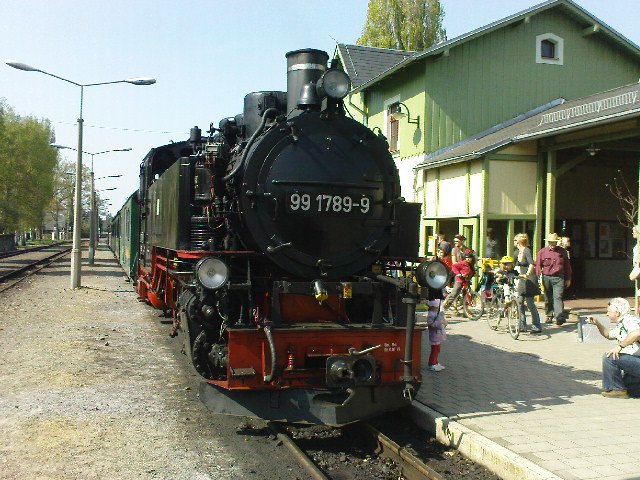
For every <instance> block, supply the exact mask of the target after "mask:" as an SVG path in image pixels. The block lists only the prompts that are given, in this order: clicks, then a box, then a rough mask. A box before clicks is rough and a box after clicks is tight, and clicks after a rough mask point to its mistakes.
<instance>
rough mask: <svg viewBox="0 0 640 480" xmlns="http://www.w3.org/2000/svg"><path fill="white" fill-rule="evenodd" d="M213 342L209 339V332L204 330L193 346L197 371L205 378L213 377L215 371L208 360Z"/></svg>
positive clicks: (194, 363)
mask: <svg viewBox="0 0 640 480" xmlns="http://www.w3.org/2000/svg"><path fill="white" fill-rule="evenodd" d="M211 347H212V345H211V342H209V341H208V340H207V332H205V331H204V330H202V331H201V332H200V333H199V334H198V336H197V337H196V339H195V340H194V341H193V345H192V346H191V357H192V358H191V360H192V362H193V366H194V368H195V369H196V371H197V372H198V373H199V374H200V375H202V376H203V377H204V378H208V379H212V378H213V372H212V371H211V367H210V365H209V361H208V355H209V352H210V351H211Z"/></svg>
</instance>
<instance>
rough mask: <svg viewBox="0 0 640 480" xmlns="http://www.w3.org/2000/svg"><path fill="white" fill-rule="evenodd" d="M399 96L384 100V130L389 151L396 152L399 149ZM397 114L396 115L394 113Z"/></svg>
mask: <svg viewBox="0 0 640 480" xmlns="http://www.w3.org/2000/svg"><path fill="white" fill-rule="evenodd" d="M399 102H400V96H399V95H398V96H396V97H394V98H389V99H387V100H385V102H384V108H385V110H384V114H385V119H386V125H385V127H386V129H387V131H386V132H385V134H386V137H387V141H388V142H389V151H390V152H391V153H397V152H398V151H399V150H400V115H399V113H400V103H399ZM396 114H397V115H396Z"/></svg>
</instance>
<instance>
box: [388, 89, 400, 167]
mask: <svg viewBox="0 0 640 480" xmlns="http://www.w3.org/2000/svg"><path fill="white" fill-rule="evenodd" d="M398 102H400V95H396V96H394V97H391V98H387V99H386V100H385V101H384V134H385V136H386V137H387V138H389V133H390V132H389V106H390V105H393V104H394V103H398ZM397 148H398V149H397V150H396V151H395V152H391V154H392V155H393V157H394V158H395V157H399V156H400V148H401V146H400V125H398V146H397Z"/></svg>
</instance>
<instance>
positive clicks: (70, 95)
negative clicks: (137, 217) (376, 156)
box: [0, 0, 640, 212]
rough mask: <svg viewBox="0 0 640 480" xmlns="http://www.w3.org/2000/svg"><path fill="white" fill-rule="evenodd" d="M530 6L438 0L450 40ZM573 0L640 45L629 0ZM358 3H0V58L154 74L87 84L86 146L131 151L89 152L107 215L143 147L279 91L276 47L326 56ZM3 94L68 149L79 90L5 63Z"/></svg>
mask: <svg viewBox="0 0 640 480" xmlns="http://www.w3.org/2000/svg"><path fill="white" fill-rule="evenodd" d="M537 3H539V2H536V1H527V0H508V1H506V0H501V1H499V0H442V4H443V6H444V9H445V20H444V25H445V28H446V29H447V34H448V37H449V38H453V37H455V36H458V35H460V34H462V33H465V32H468V31H470V30H473V29H475V28H478V27H481V26H483V25H486V24H488V23H491V22H493V21H496V20H498V19H500V18H503V17H506V16H508V15H511V14H513V13H516V12H518V11H521V10H523V9H526V8H529V7H531V6H533V5H535V4H537ZM577 3H578V4H579V5H581V6H582V7H583V8H585V9H587V10H588V11H590V12H591V13H593V14H594V15H595V16H596V17H598V18H600V19H601V20H602V21H604V22H605V23H607V24H608V25H609V26H610V27H612V28H614V29H615V30H617V31H618V32H620V33H621V34H623V35H624V36H626V37H627V38H628V39H630V40H631V41H633V42H635V43H636V44H639V43H640V32H639V31H638V29H637V25H638V20H639V15H638V8H637V1H632V0H610V1H608V2H604V1H602V0H578V1H577ZM366 9H367V1H366V0H341V1H338V0H323V1H321V2H318V1H311V0H298V1H294V0H288V1H285V0H270V1H259V0H235V1H228V0H209V1H204V0H183V1H177V0H175V1H168V0H135V1H131V0H111V1H109V2H98V1H96V0H56V1H51V0H3V1H2V2H0V25H1V26H2V35H0V59H2V60H6V59H13V60H16V61H20V62H23V63H27V64H29V65H31V66H34V67H37V68H39V69H42V70H45V71H48V72H50V73H54V74H56V75H59V76H61V77H65V78H68V79H71V80H74V81H76V82H78V83H94V82H105V81H112V80H122V79H125V78H131V77H139V76H145V77H153V78H156V79H157V84H156V85H152V86H133V85H128V84H116V85H107V86H97V87H90V88H87V89H85V99H84V108H83V118H84V120H85V122H84V124H85V129H84V150H85V151H90V152H99V151H103V150H110V149H114V148H125V147H131V148H132V149H133V150H132V151H131V152H118V153H109V154H105V155H99V156H96V157H95V166H94V168H95V172H96V176H98V177H99V176H104V175H114V174H122V175H123V177H122V178H118V179H104V180H100V181H99V182H98V185H97V187H96V188H107V187H117V190H116V191H113V192H105V195H103V196H105V197H108V198H110V199H111V201H112V203H113V206H112V207H111V211H112V212H115V211H117V210H118V209H119V208H120V205H121V204H122V203H123V202H124V200H125V199H126V198H127V197H128V196H129V195H130V194H131V193H132V192H133V191H134V190H135V189H136V188H137V184H138V177H137V175H138V166H139V163H140V160H141V159H142V158H143V157H144V155H145V154H146V153H147V151H148V150H149V149H150V148H152V147H154V146H156V145H162V144H165V143H168V142H169V141H171V140H174V141H177V140H183V139H186V138H187V136H188V132H189V129H190V128H191V127H192V126H194V125H198V126H200V127H201V128H203V130H205V129H206V127H208V125H209V124H210V123H211V122H213V123H214V124H215V125H217V124H218V121H219V120H220V119H221V118H224V117H226V116H232V115H235V114H237V113H240V111H241V109H242V100H243V97H244V95H245V94H246V93H248V92H251V91H257V90H285V89H286V61H285V57H284V55H285V53H286V52H287V51H289V50H296V49H299V48H306V47H313V48H319V49H323V50H326V51H328V52H329V54H330V55H331V54H332V53H333V50H334V46H335V42H336V41H338V42H340V43H355V41H356V39H357V38H358V37H359V36H360V34H361V31H362V25H363V23H364V19H365V17H366ZM0 98H4V100H5V102H6V103H7V104H9V105H10V106H12V107H13V108H14V109H15V110H16V111H17V113H19V114H23V115H33V116H36V117H39V118H49V119H50V120H51V122H52V124H53V126H54V128H55V131H56V141H57V142H58V143H60V144H63V145H68V146H72V147H75V146H76V145H77V123H76V121H77V118H78V112H79V99H80V91H79V88H77V87H74V86H73V85H70V84H67V83H64V82H61V81H59V80H56V79H53V78H50V77H47V76H45V75H42V74H40V73H34V72H22V71H18V70H15V69H12V68H10V67H8V66H6V65H4V64H2V65H0ZM63 156H64V157H66V158H68V159H70V160H74V159H75V156H74V152H71V151H65V152H63ZM89 160H90V157H88V156H85V165H87V163H88V162H89Z"/></svg>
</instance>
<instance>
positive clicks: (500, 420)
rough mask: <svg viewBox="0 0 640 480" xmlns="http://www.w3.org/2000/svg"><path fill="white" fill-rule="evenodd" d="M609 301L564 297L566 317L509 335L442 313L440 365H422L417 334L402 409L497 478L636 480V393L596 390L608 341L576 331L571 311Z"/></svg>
mask: <svg viewBox="0 0 640 480" xmlns="http://www.w3.org/2000/svg"><path fill="white" fill-rule="evenodd" d="M608 300H609V299H608V298H601V299H584V300H571V301H568V302H565V308H569V309H571V311H572V312H574V314H573V315H571V316H570V319H569V321H568V322H567V323H565V324H564V325H562V326H557V325H555V323H554V324H544V323H543V333H542V334H541V335H528V334H521V335H520V337H519V339H518V340H514V339H513V338H511V336H510V335H509V333H508V332H507V330H506V328H504V329H499V330H498V331H494V330H491V329H490V327H489V326H488V324H487V322H486V321H485V320H484V317H483V318H481V319H480V320H477V321H471V320H467V319H466V318H458V317H452V318H449V324H448V326H447V339H446V340H445V342H444V343H443V344H442V350H441V352H440V357H439V361H440V363H441V364H442V365H444V366H445V370H442V371H440V372H432V371H429V370H427V369H426V359H427V358H428V356H429V348H430V346H429V341H428V340H429V339H428V336H427V334H426V333H425V334H424V338H423V356H422V358H423V359H424V365H423V371H422V374H423V385H422V387H421V389H420V391H419V392H418V395H417V398H416V401H415V402H414V404H413V406H412V407H411V410H410V415H411V417H412V418H413V419H414V420H415V421H416V422H417V423H419V424H421V425H422V426H423V427H426V428H427V429H428V430H431V431H433V432H435V433H436V434H437V437H438V439H439V440H440V441H442V442H444V443H447V444H450V445H452V446H455V447H457V448H458V449H459V450H460V451H461V453H463V454H464V455H465V456H468V457H469V458H471V459H472V460H475V461H477V462H479V463H481V464H483V465H485V466H486V467H487V468H489V469H490V470H492V471H493V472H495V473H496V474H498V475H500V476H501V477H502V478H506V479H518V480H523V479H549V480H551V479H566V480H575V479H580V480H582V479H584V480H586V479H595V478H597V479H607V480H614V479H617V480H632V479H640V453H639V452H640V399H635V398H630V399H614V398H605V397H602V396H601V372H602V366H601V365H602V355H603V353H604V352H605V351H606V350H608V349H609V348H610V347H609V345H608V344H607V343H606V342H607V341H606V340H604V339H603V342H602V343H598V342H581V341H579V337H578V331H577V330H578V328H577V327H578V321H579V320H578V319H579V316H578V315H576V314H575V313H578V314H586V313H588V314H594V313H595V314H598V313H603V312H605V311H606V305H607V302H608ZM632 305H633V303H632ZM539 306H540V307H542V305H541V304H539ZM539 311H540V312H541V318H542V321H543V322H544V315H543V314H542V310H541V309H539ZM527 323H529V324H530V319H529V318H528V320H527Z"/></svg>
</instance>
